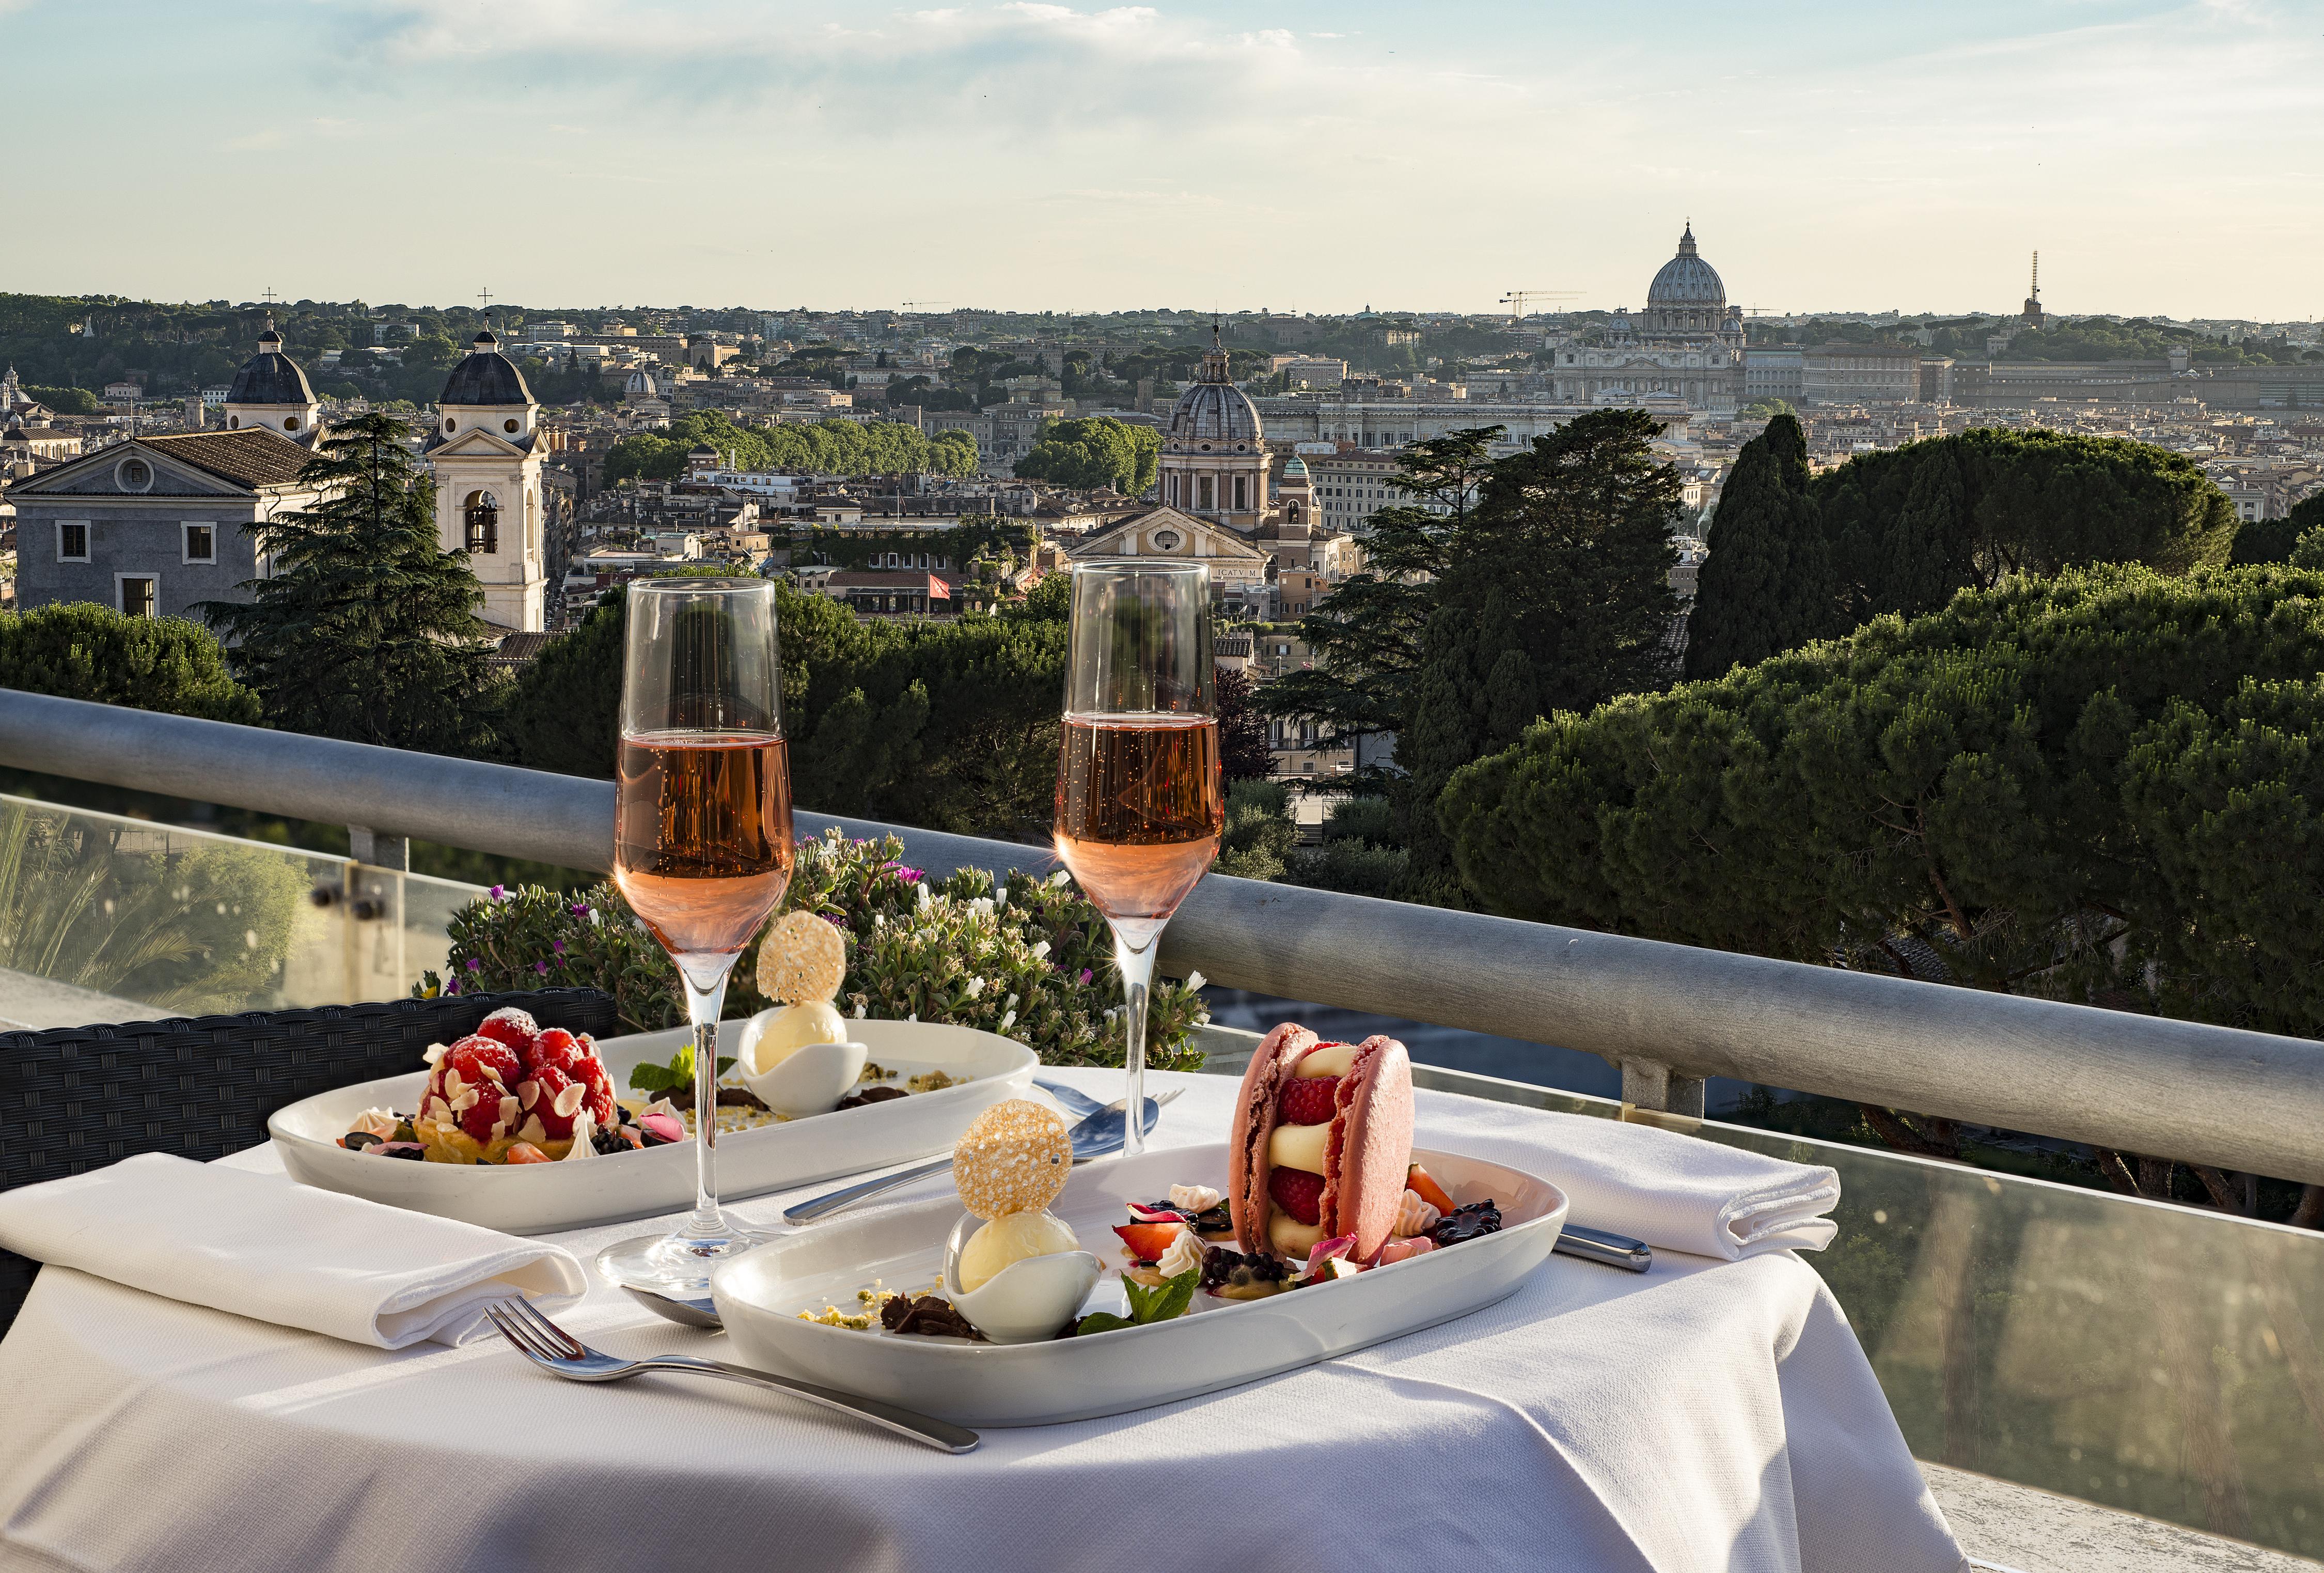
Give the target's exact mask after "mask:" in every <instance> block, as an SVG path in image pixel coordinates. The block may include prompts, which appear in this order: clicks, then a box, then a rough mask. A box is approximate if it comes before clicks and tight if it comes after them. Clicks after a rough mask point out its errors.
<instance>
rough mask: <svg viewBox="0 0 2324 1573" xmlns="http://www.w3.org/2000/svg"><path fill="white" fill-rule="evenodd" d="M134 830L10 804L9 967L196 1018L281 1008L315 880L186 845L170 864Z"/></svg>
mask: <svg viewBox="0 0 2324 1573" xmlns="http://www.w3.org/2000/svg"><path fill="white" fill-rule="evenodd" d="M132 834H134V835H136V836H138V837H139V838H140V839H141V840H142V839H143V837H144V834H145V833H144V832H143V831H142V830H141V831H139V832H127V831H125V830H124V828H123V827H120V826H118V825H115V824H109V823H107V822H105V821H101V820H95V819H83V818H79V817H77V816H68V815H65V814H60V813H57V812H54V811H51V810H45V809H42V808H40V807H37V806H34V805H30V804H25V803H19V802H10V803H7V804H5V805H0V967H6V968H8V969H9V970H10V971H12V972H21V973H27V974H30V975H32V976H36V977H46V978H52V979H54V980H56V981H57V982H59V983H64V984H69V985H72V986H74V987H76V988H86V989H95V990H97V991H98V992H100V993H104V994H109V995H119V996H121V997H124V998H127V999H134V1000H137V1001H139V1002H141V1003H143V1004H150V1005H152V1007H153V1008H154V1010H155V1012H156V1013H179V1014H185V1015H199V1014H203V1013H210V1012H230V1011H241V1010H247V1009H250V1008H252V1007H253V1006H254V1005H264V1004H272V1002H273V1001H274V1000H275V999H276V998H279V995H278V994H277V993H276V992H275V991H277V990H279V988H280V986H281V971H282V962H283V958H284V957H285V956H287V955H288V954H289V952H290V949H291V940H292V939H293V936H294V934H295V932H296V930H297V927H298V922H299V918H300V913H301V911H303V910H304V907H305V902H306V897H307V874H306V867H305V865H304V864H303V863H301V862H300V861H299V860H296V859H293V858H289V857H284V856H280V855H278V854H276V853H273V852H270V851H265V850H260V849H254V848H250V847H240V846H236V845H235V844H233V843H231V842H225V843H221V842H214V841H207V840H203V839H200V838H198V837H190V836H186V837H179V838H178V841H177V844H176V845H173V846H172V847H171V848H170V850H169V851H168V852H167V853H166V854H162V853H155V852H152V851H146V850H143V849H142V848H138V849H133V847H124V837H125V836H127V835H132Z"/></svg>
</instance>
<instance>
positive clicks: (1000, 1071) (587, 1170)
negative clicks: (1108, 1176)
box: [266, 1021, 1039, 1235]
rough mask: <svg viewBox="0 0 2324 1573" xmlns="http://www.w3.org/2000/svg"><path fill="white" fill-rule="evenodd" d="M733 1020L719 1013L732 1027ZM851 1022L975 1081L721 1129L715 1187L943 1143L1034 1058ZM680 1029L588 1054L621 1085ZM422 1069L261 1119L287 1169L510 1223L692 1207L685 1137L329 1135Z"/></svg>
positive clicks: (505, 1227)
mask: <svg viewBox="0 0 2324 1573" xmlns="http://www.w3.org/2000/svg"><path fill="white" fill-rule="evenodd" d="M739 1025H740V1023H739V1022H728V1023H726V1026H727V1028H728V1029H729V1030H730V1031H731V1030H732V1029H733V1028H734V1027H736V1026H739ZM847 1025H848V1030H849V1031H850V1032H853V1034H854V1035H855V1036H856V1038H857V1040H858V1041H861V1042H862V1043H864V1044H867V1045H868V1046H869V1047H870V1048H871V1058H872V1059H873V1060H874V1061H876V1062H877V1063H878V1064H880V1065H881V1066H882V1067H884V1068H885V1069H890V1070H894V1071H898V1072H899V1073H900V1075H899V1078H898V1079H897V1081H896V1082H895V1083H893V1084H892V1085H896V1086H901V1085H902V1083H903V1080H904V1079H905V1078H909V1077H913V1076H917V1075H919V1074H920V1073H921V1072H923V1071H928V1070H942V1071H945V1072H947V1073H948V1074H950V1075H953V1076H964V1077H967V1078H971V1079H970V1080H969V1081H968V1082H967V1084H966V1085H964V1086H962V1087H945V1088H944V1089H943V1090H942V1091H939V1092H917V1093H913V1094H912V1095H910V1096H908V1097H901V1098H891V1099H890V1100H888V1101H887V1102H884V1103H877V1104H871V1105H869V1106H865V1107H863V1108H860V1109H837V1110H835V1111H833V1112H832V1113H830V1114H827V1115H814V1116H812V1117H810V1118H807V1119H801V1120H792V1121H790V1122H789V1123H788V1124H774V1125H762V1126H760V1127H759V1128H757V1129H755V1130H749V1131H736V1132H733V1133H729V1134H725V1135H722V1136H721V1137H720V1138H719V1140H718V1189H719V1193H720V1194H721V1195H722V1196H724V1197H727V1198H742V1197H752V1196H763V1195H765V1194H766V1193H767V1192H769V1191H773V1190H788V1189H790V1188H791V1187H793V1186H799V1185H808V1184H812V1183H813V1182H814V1181H816V1180H829V1179H831V1178H833V1177H835V1176H836V1175H843V1174H861V1173H862V1172H863V1171H864V1170H871V1169H879V1168H883V1167H885V1166H886V1165H888V1164H890V1163H900V1162H903V1161H905V1160H907V1159H911V1158H925V1157H927V1156H930V1155H931V1154H934V1153H937V1152H947V1151H949V1150H950V1149H951V1147H952V1144H953V1143H954V1141H955V1140H957V1139H958V1138H959V1135H960V1133H961V1132H962V1131H964V1130H965V1129H967V1127H968V1123H969V1122H970V1121H971V1120H973V1119H974V1118H975V1117H976V1116H977V1115H980V1114H982V1112H983V1111H984V1110H985V1109H987V1108H989V1107H991V1106H992V1105H994V1104H996V1103H999V1102H1000V1101H1001V1099H1003V1098H1009V1097H1016V1096H1021V1095H1022V1094H1023V1093H1024V1092H1025V1090H1026V1089H1027V1088H1028V1087H1029V1086H1031V1084H1032V1080H1033V1071H1034V1069H1035V1067H1036V1066H1037V1065H1038V1064H1039V1060H1038V1059H1037V1057H1036V1056H1035V1055H1034V1053H1033V1051H1032V1050H1030V1049H1028V1048H1026V1047H1025V1046H1024V1045H1023V1044H1022V1043H1017V1042H1012V1041H1010V1040H1009V1039H1007V1038H1001V1037H997V1036H995V1035H994V1034H992V1033H991V1032H978V1031H977V1030H976V1029H974V1028H973V1027H954V1026H945V1025H940V1024H938V1023H936V1022H871V1021H865V1022H848V1023H847ZM688 1031H689V1030H688V1029H687V1028H684V1027H679V1028H676V1029H673V1030H672V1031H669V1032H647V1033H641V1034H639V1035H638V1036H635V1037H629V1038H607V1039H604V1040H602V1041H600V1042H599V1043H598V1045H597V1053H598V1057H599V1058H600V1059H604V1062H605V1069H607V1070H608V1071H610V1072H611V1073H612V1074H613V1086H614V1087H616V1088H617V1089H620V1090H621V1091H622V1094H623V1096H629V1094H628V1091H627V1089H628V1086H629V1079H630V1071H631V1069H632V1067H634V1066H636V1065H638V1064H640V1063H641V1062H645V1061H653V1062H657V1063H659V1062H663V1061H667V1060H668V1059H669V1057H670V1056H671V1055H673V1054H675V1053H677V1052H678V1046H679V1045H680V1044H682V1043H685V1042H686V1041H687V1034H688ZM427 1078H428V1073H427V1072H426V1071H425V1070H415V1071H413V1072H412V1073H411V1074H410V1075H408V1076H390V1077H383V1078H381V1079H379V1080H377V1081H365V1082H358V1083H357V1084H355V1086H353V1087H340V1088H338V1089H337V1091H335V1092H327V1093H320V1094H318V1095H317V1096H314V1097H310V1098H303V1099H301V1100H300V1101H299V1102H298V1103H295V1104H292V1105H291V1106H289V1107H287V1108H284V1109H281V1110H279V1111H277V1112H276V1114H275V1115H273V1117H272V1118H271V1119H269V1120H268V1121H267V1122H266V1129H267V1133H268V1134H269V1135H271V1136H272V1137H273V1138H274V1144H275V1147H276V1148H277V1150H278V1151H280V1152H281V1154H282V1165H283V1167H284V1168H285V1169H287V1170H290V1171H291V1178H292V1179H294V1180H301V1181H303V1182H304V1183H306V1184H308V1185H313V1186H319V1187H321V1188H322V1189H325V1190H338V1191H345V1192H346V1193H347V1194H348V1195H350V1196H360V1197H364V1198H369V1199H370V1200H373V1201H378V1202H385V1203H387V1204H388V1205H389V1206H390V1207H400V1208H410V1210H412V1211H413V1212H422V1213H435V1214H438V1216H440V1217H447V1218H459V1219H461V1220H463V1221H465V1222H467V1223H471V1224H481V1225H483V1226H484V1227H486V1228H488V1229H499V1230H502V1231H503V1232H505V1233H508V1234H512V1235H548V1234H555V1233H557V1232H558V1231H560V1230H564V1229H586V1228H589V1227H592V1226H595V1225H598V1224H613V1223H620V1222H622V1220H623V1219H626V1218H642V1217H653V1216H655V1215H656V1214H659V1213H671V1212H680V1211H683V1210H685V1209H686V1208H689V1207H692V1206H693V1205H694V1147H693V1144H692V1143H685V1142H680V1143H674V1144H672V1145H670V1146H668V1147H649V1148H646V1149H644V1150H642V1151H641V1152H621V1153H615V1154H613V1155H612V1156H610V1157H600V1158H583V1159H577V1160H568V1161H562V1162H557V1163H518V1164H495V1165H489V1166H484V1167H472V1166H470V1165H466V1164H459V1163H413V1162H410V1161H398V1160H396V1159H392V1158H374V1157H369V1156H366V1155H365V1154H364V1153H361V1152H348V1151H347V1150H346V1148H344V1147H342V1146H340V1145H339V1144H338V1143H339V1138H340V1136H342V1135H344V1134H345V1133H346V1129H347V1125H348V1124H349V1123H350V1122H351V1121H353V1120H354V1118H355V1116H356V1115H359V1114H361V1113H363V1111H364V1110H365V1109H368V1108H391V1109H398V1110H401V1111H402V1112H403V1113H405V1114H409V1113H410V1112H411V1110H412V1108H413V1107H414V1106H415V1105H416V1104H417V1103H418V1102H419V1099H420V1089H421V1087H423V1086H424V1085H425V1084H426V1082H427ZM949 1222H950V1220H949V1219H947V1220H946V1223H947V1225H949Z"/></svg>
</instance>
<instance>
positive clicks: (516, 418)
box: [421, 328, 549, 634]
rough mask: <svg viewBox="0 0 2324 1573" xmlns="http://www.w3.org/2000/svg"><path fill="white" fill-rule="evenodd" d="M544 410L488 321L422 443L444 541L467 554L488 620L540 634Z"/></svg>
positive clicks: (545, 584)
mask: <svg viewBox="0 0 2324 1573" xmlns="http://www.w3.org/2000/svg"><path fill="white" fill-rule="evenodd" d="M539 420H540V406H539V404H536V403H533V398H532V390H531V389H530V388H529V387H527V386H526V385H525V381H524V374H523V373H522V372H521V371H519V370H518V369H517V366H516V363H515V362H513V361H512V360H510V359H509V357H508V356H505V355H503V354H502V353H501V349H500V341H499V340H498V339H496V338H493V334H492V331H491V330H490V329H489V328H487V329H486V330H485V331H484V332H482V333H479V334H477V335H476V338H475V343H474V344H473V345H472V346H471V347H470V349H469V353H468V355H467V356H466V359H464V360H462V361H461V362H460V363H459V364H458V365H456V366H454V367H453V368H452V375H451V377H450V378H449V379H448V380H447V382H446V383H445V384H444V392H443V393H442V394H441V395H439V396H438V399H437V401H436V425H435V429H434V430H432V431H430V432H429V434H428V440H427V441H426V442H425V443H424V444H422V445H421V451H422V452H423V453H424V454H426V455H427V457H428V462H429V465H430V466H432V467H434V469H435V472H436V539H437V542H438V544H439V545H440V546H442V547H443V548H444V550H445V551H466V553H467V554H468V566H469V568H470V569H473V570H474V571H475V576H476V578H477V579H478V580H479V581H480V582H481V583H482V584H483V585H484V614H483V615H484V620H485V621H486V622H488V623H491V624H493V625H497V626H499V627H502V628H504V629H506V630H508V631H509V632H510V633H512V634H538V633H539V632H540V631H541V628H542V625H543V623H544V621H545V620H546V616H547V609H546V604H547V600H548V588H549V579H548V572H547V568H546V561H547V560H546V557H545V555H544V553H543V551H542V541H541V529H542V514H541V501H540V451H539V430H538V428H539Z"/></svg>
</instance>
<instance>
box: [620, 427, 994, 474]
mask: <svg viewBox="0 0 2324 1573" xmlns="http://www.w3.org/2000/svg"><path fill="white" fill-rule="evenodd" d="M697 448H708V449H715V450H716V451H717V453H718V457H719V463H720V464H722V465H724V463H725V462H726V460H727V459H728V458H730V457H731V458H733V461H734V463H735V464H736V465H737V466H739V467H741V468H743V469H767V470H788V471H794V472H798V473H802V474H814V475H848V476H862V475H916V474H920V473H933V474H936V475H953V476H964V475H973V474H975V473H976V440H975V439H974V438H973V437H971V436H969V435H968V433H966V432H964V431H947V432H943V433H940V434H939V435H938V438H937V439H936V440H934V441H931V440H929V439H927V438H926V437H923V436H922V435H920V432H919V429H918V428H917V427H913V426H906V425H903V424H901V423H900V422H898V421H795V422H787V423H785V424H783V425H780V426H737V425H735V424H734V423H733V421H730V420H728V419H727V418H726V417H725V416H724V415H722V414H720V413H719V412H716V411H715V410H699V411H696V412H694V413H693V414H691V415H687V416H684V417H682V418H680V419H679V420H677V421H671V422H670V425H669V430H668V431H667V432H652V431H633V432H632V433H630V435H629V436H627V437H624V438H622V440H620V441H619V442H616V443H615V444H613V447H612V448H611V449H608V450H607V451H606V454H605V484H606V485H607V486H618V485H619V484H621V483H622V481H625V480H630V479H633V478H634V479H640V480H650V481H667V480H675V479H677V478H678V477H679V476H681V475H683V474H685V473H686V456H687V454H688V453H690V452H692V451H693V450H694V449H697Z"/></svg>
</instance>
